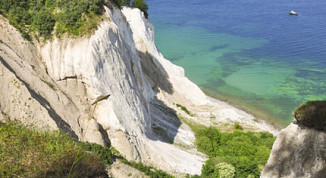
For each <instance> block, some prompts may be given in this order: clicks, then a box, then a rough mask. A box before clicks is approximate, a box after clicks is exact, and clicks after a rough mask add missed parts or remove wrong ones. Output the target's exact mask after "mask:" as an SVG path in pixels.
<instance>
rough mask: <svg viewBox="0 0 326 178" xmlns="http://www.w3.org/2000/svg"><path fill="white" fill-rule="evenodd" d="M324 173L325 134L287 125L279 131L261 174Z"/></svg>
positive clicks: (313, 176) (267, 176) (317, 177)
mask: <svg viewBox="0 0 326 178" xmlns="http://www.w3.org/2000/svg"><path fill="white" fill-rule="evenodd" d="M325 175H326V133H325V132H323V131H318V130H315V129H310V128H306V127H300V126H298V125H297V124H290V125H289V126H288V127H287V128H285V129H283V130H281V131H280V133H279V135H278V137H277V139H276V141H275V142H274V145H273V148H272V152H271V155H270V158H269V160H268V162H267V165H266V166H265V168H264V170H263V172H262V175H261V177H262V178H273V177H275V178H276V177H293V178H296V177H305V178H306V177H307V178H310V177H311V178H320V177H325Z"/></svg>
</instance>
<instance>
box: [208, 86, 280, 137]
mask: <svg viewBox="0 0 326 178" xmlns="http://www.w3.org/2000/svg"><path fill="white" fill-rule="evenodd" d="M204 93H205V95H206V96H207V97H208V100H210V101H212V102H213V103H220V102H222V103H224V104H226V105H228V106H230V107H231V108H232V110H234V111H236V112H237V110H238V111H241V112H243V113H245V114H247V115H250V116H252V118H253V119H252V121H253V122H254V123H256V124H261V125H263V126H264V128H258V127H257V126H256V125H251V124H248V125H249V126H253V127H256V128H257V129H261V130H266V131H268V132H270V133H272V134H273V135H274V136H276V135H277V134H278V132H279V131H280V130H281V129H283V128H281V127H279V126H277V125H276V124H275V123H273V122H271V121H268V120H265V119H263V118H261V117H259V116H257V115H256V114H255V113H252V112H250V111H247V110H246V109H244V108H242V107H241V106H240V105H236V104H233V103H230V102H228V101H224V100H222V99H219V98H215V97H212V96H211V95H209V94H208V93H206V92H204ZM248 120H250V119H248ZM240 124H241V123H240Z"/></svg>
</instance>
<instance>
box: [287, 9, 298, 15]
mask: <svg viewBox="0 0 326 178" xmlns="http://www.w3.org/2000/svg"><path fill="white" fill-rule="evenodd" d="M289 14H290V15H299V14H298V13H296V12H295V11H294V10H291V11H290V12H289Z"/></svg>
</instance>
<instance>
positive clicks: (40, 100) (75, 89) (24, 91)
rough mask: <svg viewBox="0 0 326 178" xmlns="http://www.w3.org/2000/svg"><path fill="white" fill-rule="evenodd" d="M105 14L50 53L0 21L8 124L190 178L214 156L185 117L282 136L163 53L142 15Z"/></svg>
mask: <svg viewBox="0 0 326 178" xmlns="http://www.w3.org/2000/svg"><path fill="white" fill-rule="evenodd" d="M105 10H106V13H105V15H104V17H103V18H104V20H103V21H102V22H101V24H100V25H99V26H98V29H97V30H96V31H95V32H94V33H93V34H91V35H90V37H78V38H76V37H67V36H66V37H62V38H60V39H59V38H54V39H53V40H50V41H47V42H45V43H39V42H37V41H36V40H34V42H33V43H30V42H27V41H26V40H24V39H23V38H22V37H21V35H20V34H19V32H18V31H17V30H16V29H14V28H13V27H12V26H11V25H10V24H9V23H8V21H7V20H6V19H5V18H3V17H0V82H1V85H0V111H1V114H0V119H4V118H5V117H6V116H8V117H10V118H11V119H16V120H20V121H21V122H22V123H24V124H26V125H29V124H32V125H34V126H37V127H39V128H44V127H45V128H50V129H57V128H61V129H63V130H65V131H67V132H68V133H70V134H71V135H72V136H74V137H76V138H78V139H79V140H81V141H90V142H96V143H99V144H102V145H105V144H108V143H109V142H111V144H112V145H113V146H114V147H115V148H117V149H118V150H119V151H120V152H121V153H122V154H123V155H125V156H126V158H127V159H130V160H137V161H143V162H145V163H148V164H152V165H154V166H156V167H158V168H161V169H164V170H167V171H169V172H176V173H190V174H200V170H201V165H202V164H203V162H204V160H205V156H203V155H202V154H200V153H198V152H197V151H196V149H195V148H194V144H193V142H194V134H193V132H192V131H191V129H190V128H189V127H188V126H187V125H185V124H183V123H182V122H181V121H180V120H179V119H178V115H183V117H186V118H188V119H190V120H192V121H194V122H200V123H203V124H205V125H216V126H219V125H220V126H222V125H225V124H227V125H231V126H232V125H233V124H232V123H234V122H240V123H241V124H242V125H243V126H244V127H245V128H246V129H250V130H256V131H261V130H269V131H271V130H273V128H272V127H270V126H268V125H266V124H265V123H263V122H258V121H257V120H255V118H254V117H253V116H251V115H249V114H247V113H245V112H243V111H241V110H238V109H236V108H234V107H232V106H230V105H228V104H226V103H224V102H221V101H218V100H214V99H211V98H209V97H207V96H205V94H204V93H203V92H202V91H201V90H200V89H199V88H198V87H197V86H196V85H195V84H193V83H192V82H190V81H189V80H188V79H187V78H186V77H185V76H184V70H183V69H182V68H181V67H178V66H175V65H173V64H172V63H171V62H169V61H168V60H166V59H164V58H163V56H162V55H161V54H160V53H159V52H158V50H157V49H156V47H155V44H154V28H153V26H152V24H151V23H150V22H149V21H148V20H147V19H146V18H144V15H143V13H141V11H139V10H138V9H131V8H123V9H122V10H120V9H117V8H114V7H113V8H111V9H109V8H105ZM176 104H181V105H184V106H186V107H187V108H188V109H189V110H190V111H191V114H190V115H189V114H187V113H185V112H183V111H182V110H181V109H180V108H178V107H177V106H176ZM172 143H174V144H172Z"/></svg>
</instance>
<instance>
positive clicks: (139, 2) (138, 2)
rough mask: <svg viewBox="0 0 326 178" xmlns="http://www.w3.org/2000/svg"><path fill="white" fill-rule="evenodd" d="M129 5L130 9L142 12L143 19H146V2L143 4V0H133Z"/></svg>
mask: <svg viewBox="0 0 326 178" xmlns="http://www.w3.org/2000/svg"><path fill="white" fill-rule="evenodd" d="M131 5H132V7H135V8H138V9H140V10H141V11H143V12H144V15H145V17H146V18H148V12H147V10H148V5H147V4H146V2H144V0H133V1H132V4H131Z"/></svg>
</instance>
